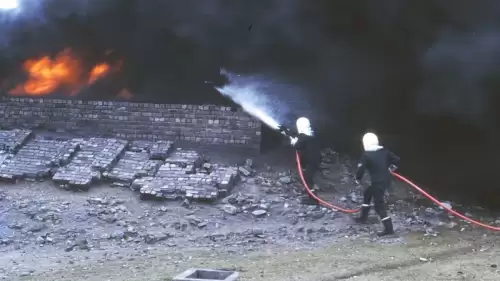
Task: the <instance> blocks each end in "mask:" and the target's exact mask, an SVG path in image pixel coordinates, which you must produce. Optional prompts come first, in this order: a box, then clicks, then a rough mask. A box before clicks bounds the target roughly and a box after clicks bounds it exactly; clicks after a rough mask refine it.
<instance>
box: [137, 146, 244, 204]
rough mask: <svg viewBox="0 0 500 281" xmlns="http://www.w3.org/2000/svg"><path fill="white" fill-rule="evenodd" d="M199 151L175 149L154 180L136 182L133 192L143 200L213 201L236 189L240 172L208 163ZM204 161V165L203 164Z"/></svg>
mask: <svg viewBox="0 0 500 281" xmlns="http://www.w3.org/2000/svg"><path fill="white" fill-rule="evenodd" d="M205 161H206V160H205V159H202V157H200V155H199V154H198V153H197V152H196V151H190V150H182V149H177V150H175V151H174V152H173V153H172V154H171V155H170V157H168V158H167V159H166V160H165V164H163V165H162V166H161V167H160V168H159V169H158V172H157V173H156V175H155V176H154V177H145V178H141V179H136V180H135V181H134V182H133V184H132V185H131V187H132V189H133V190H135V191H139V192H140V193H141V197H142V198H144V199H147V198H162V199H179V198H190V199H196V200H204V201H214V200H216V199H218V198H219V197H220V196H221V195H226V194H227V193H228V192H229V191H230V190H231V189H232V187H233V186H234V184H235V181H236V177H237V175H238V172H237V171H236V169H234V168H230V167H222V166H221V167H219V166H217V165H211V164H210V163H207V162H205ZM203 162H205V163H203Z"/></svg>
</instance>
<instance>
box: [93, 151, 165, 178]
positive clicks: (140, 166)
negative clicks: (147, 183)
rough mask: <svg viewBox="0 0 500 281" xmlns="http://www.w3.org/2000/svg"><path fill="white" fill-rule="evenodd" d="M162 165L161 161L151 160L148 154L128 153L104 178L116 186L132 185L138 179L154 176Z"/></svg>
mask: <svg viewBox="0 0 500 281" xmlns="http://www.w3.org/2000/svg"><path fill="white" fill-rule="evenodd" d="M161 164H162V162H161V161H159V160H149V153H148V152H133V151H126V152H125V153H124V154H123V157H121V159H120V160H119V161H118V163H117V164H116V166H115V167H113V168H112V169H111V171H109V172H105V173H104V174H103V176H104V177H105V178H106V179H108V180H110V181H112V182H114V183H115V185H130V184H131V183H132V182H133V181H134V180H135V179H136V178H139V177H147V176H150V177H151V176H154V175H155V174H156V172H157V171H158V168H159V167H160V165H161Z"/></svg>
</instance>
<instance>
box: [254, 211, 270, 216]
mask: <svg viewBox="0 0 500 281" xmlns="http://www.w3.org/2000/svg"><path fill="white" fill-rule="evenodd" d="M266 214H267V211H266V210H255V211H253V212H252V215H254V216H255V217H263V216H265V215H266Z"/></svg>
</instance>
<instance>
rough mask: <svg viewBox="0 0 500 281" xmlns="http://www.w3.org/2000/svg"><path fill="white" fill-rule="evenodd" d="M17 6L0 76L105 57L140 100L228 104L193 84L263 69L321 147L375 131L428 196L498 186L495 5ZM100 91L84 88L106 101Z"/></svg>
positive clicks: (92, 0) (354, 141)
mask: <svg viewBox="0 0 500 281" xmlns="http://www.w3.org/2000/svg"><path fill="white" fill-rule="evenodd" d="M22 2H23V4H24V5H23V9H22V10H21V11H20V12H18V13H14V14H12V13H11V14H3V15H2V16H0V20H1V24H0V33H1V34H0V40H1V42H0V43H1V44H0V46H1V47H0V48H1V49H0V66H1V68H0V81H2V79H5V77H7V76H8V75H9V74H10V73H12V72H14V71H15V69H16V68H18V67H19V65H20V63H21V62H22V61H23V60H24V59H26V58H28V57H33V56H37V55H40V54H45V53H49V54H54V53H57V52H58V51H60V50H61V49H62V48H64V47H71V48H73V49H74V50H76V51H77V52H79V53H80V54H81V55H82V56H83V57H85V58H86V59H88V60H89V61H93V60H98V59H99V56H100V55H101V54H102V53H103V52H104V51H105V50H108V49H112V50H114V51H115V53H116V56H117V57H122V58H124V62H125V64H124V70H123V73H122V75H123V77H121V78H120V79H119V80H120V81H122V82H123V83H125V84H126V86H127V88H129V89H130V90H131V92H133V93H134V95H135V96H134V98H135V99H136V100H139V101H155V102H189V103H227V102H228V101H227V100H225V99H224V98H223V97H221V96H220V95H219V94H218V93H217V92H216V91H215V90H213V88H212V87H211V85H210V84H206V83H205V81H207V80H208V81H217V80H219V79H221V78H220V75H219V70H220V68H226V69H228V70H230V71H233V72H238V73H241V74H242V75H246V74H247V75H268V76H269V77H273V79H276V81H279V83H280V84H281V85H283V84H287V83H288V84H289V85H291V86H293V88H294V89H297V88H300V91H299V92H300V93H302V94H301V95H302V97H301V98H302V100H303V101H304V102H303V103H300V102H299V103H298V102H293V103H291V104H290V103H287V101H288V100H290V99H291V98H290V97H289V96H287V94H289V93H287V92H286V91H276V93H275V95H276V97H275V98H276V99H281V100H283V101H284V103H285V104H287V106H289V107H291V108H289V110H290V111H295V112H300V113H297V114H304V112H305V113H307V114H306V115H308V116H310V117H311V118H312V119H313V121H315V124H316V126H317V131H319V132H320V134H321V135H322V136H323V138H322V139H323V140H324V142H325V144H328V145H334V146H336V147H339V148H342V149H343V150H345V151H352V152H355V153H359V149H360V145H359V140H360V137H361V135H362V134H363V133H364V132H365V131H366V130H375V131H376V132H377V133H378V134H379V135H380V137H381V138H382V140H383V141H384V143H385V144H386V145H388V146H390V147H392V148H393V149H394V150H396V151H397V152H399V154H401V156H402V157H403V159H404V160H403V163H402V166H403V167H404V168H403V172H405V173H406V174H408V175H410V176H413V177H414V178H415V179H417V180H419V181H421V182H425V183H426V184H427V186H429V187H434V188H435V190H437V189H442V190H446V191H454V190H460V191H470V192H469V193H470V194H469V195H477V196H475V198H477V199H485V198H491V197H492V195H496V194H497V193H496V190H499V188H500V186H499V184H498V183H497V182H496V179H495V177H494V174H495V164H496V162H497V159H499V156H500V153H499V152H498V151H499V150H498V149H497V147H498V144H497V143H498V141H499V140H500V138H499V129H497V128H498V120H499V115H498V114H497V113H496V109H497V104H498V101H499V98H498V92H499V90H500V82H498V81H499V79H498V75H499V70H500V56H499V55H500V37H499V36H498V35H499V31H500V22H499V21H500V17H499V16H500V2H499V1H495V0H477V1H468V0H454V1H452V0H448V1H444V0H442V1H438V0H435V1H432V0H429V1H410V0H359V1H340V0H339V1H337V0H318V1H305V0H302V1H301V0H289V1H288V0H287V1H285V0H283V1H279V0H268V1H222V0H203V1H195V0H184V1H177V0H175V1H174V0H164V1H153V0H141V1H139V0H106V1H101V0H88V1H77V0H73V1H71V0H46V1H34V0H24V1H22ZM34 5H36V6H34ZM250 27H251V28H250ZM280 89H283V88H280ZM95 91H96V93H97V92H99V91H98V90H97V89H96V90H95ZM101 92H102V91H101ZM101 92H99V93H98V94H96V93H94V95H93V94H92V93H87V94H88V95H90V96H92V95H93V96H92V97H93V98H110V97H111V95H110V96H106V95H105V94H103V93H101ZM293 99H294V100H296V97H295V96H294V97H293ZM302 104H303V105H304V106H302ZM290 122H293V120H290ZM444 194H445V195H449V196H452V195H451V194H446V193H444ZM473 197H474V196H473ZM483 201H487V200H483Z"/></svg>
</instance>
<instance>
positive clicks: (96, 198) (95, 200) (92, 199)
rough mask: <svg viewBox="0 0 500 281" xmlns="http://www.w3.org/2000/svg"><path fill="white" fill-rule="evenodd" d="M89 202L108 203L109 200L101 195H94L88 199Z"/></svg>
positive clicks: (96, 203)
mask: <svg viewBox="0 0 500 281" xmlns="http://www.w3.org/2000/svg"><path fill="white" fill-rule="evenodd" d="M87 202H88V203H89V204H92V205H108V203H109V202H108V200H106V199H104V198H99V197H92V198H90V199H87Z"/></svg>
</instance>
